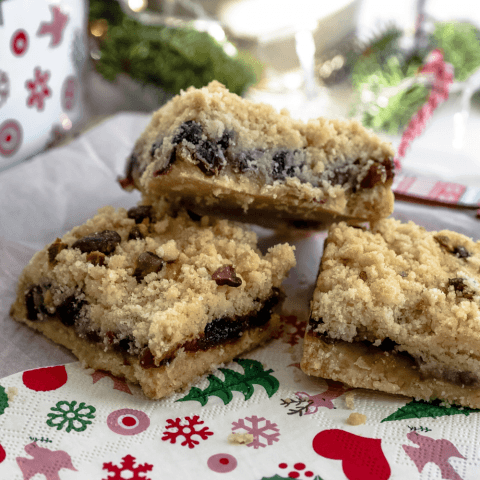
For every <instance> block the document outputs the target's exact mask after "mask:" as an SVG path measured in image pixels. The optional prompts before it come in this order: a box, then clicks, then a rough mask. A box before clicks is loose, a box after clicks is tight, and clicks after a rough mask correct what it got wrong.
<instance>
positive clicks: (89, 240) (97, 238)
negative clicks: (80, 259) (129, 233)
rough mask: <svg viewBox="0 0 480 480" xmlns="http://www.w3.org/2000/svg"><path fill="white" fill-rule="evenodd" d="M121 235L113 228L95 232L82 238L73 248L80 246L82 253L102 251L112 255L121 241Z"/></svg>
mask: <svg viewBox="0 0 480 480" xmlns="http://www.w3.org/2000/svg"><path fill="white" fill-rule="evenodd" d="M121 240H122V239H121V237H120V235H119V234H118V233H117V232H115V231H113V230H104V231H103V232H99V233H93V234H92V235H87V236H86V237H83V238H80V239H79V240H77V241H76V242H75V243H74V244H73V245H72V248H78V249H79V250H80V251H81V252H82V253H90V252H94V251H97V252H101V253H104V254H105V255H110V254H111V253H113V252H114V251H115V248H117V245H118V244H119V243H120V242H121Z"/></svg>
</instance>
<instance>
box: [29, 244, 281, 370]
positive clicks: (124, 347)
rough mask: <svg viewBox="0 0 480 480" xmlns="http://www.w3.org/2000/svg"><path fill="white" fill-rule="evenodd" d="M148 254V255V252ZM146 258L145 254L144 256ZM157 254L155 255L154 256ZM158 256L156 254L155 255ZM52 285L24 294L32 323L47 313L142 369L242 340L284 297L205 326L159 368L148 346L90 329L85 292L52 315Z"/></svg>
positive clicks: (275, 290) (275, 291)
mask: <svg viewBox="0 0 480 480" xmlns="http://www.w3.org/2000/svg"><path fill="white" fill-rule="evenodd" d="M147 253H148V252H147ZM142 255H143V254H142ZM152 255H154V254H152ZM155 256H156V255H155ZM50 288H51V285H50V284H46V285H43V286H41V285H35V286H32V287H31V288H30V289H29V290H28V291H27V292H26V293H25V303H26V307H27V318H28V319H29V320H33V321H34V320H45V319H46V318H44V314H45V315H48V318H51V319H52V318H54V317H55V315H56V317H57V318H58V319H59V320H60V321H61V322H62V324H63V325H65V326H67V327H74V328H75V329H76V330H77V333H78V335H79V336H80V337H81V338H84V339H86V340H88V341H91V342H93V343H101V344H105V342H106V345H108V346H109V348H111V349H112V350H115V351H118V352H120V353H122V354H128V355H134V356H138V357H139V360H140V365H141V366H142V367H143V368H154V367H159V366H163V365H165V364H167V363H168V362H170V361H171V360H173V358H174V357H175V354H176V352H177V350H179V349H180V348H184V349H185V351H188V352H196V351H199V350H202V351H205V350H208V349H210V348H213V347H215V346H217V345H220V344H222V343H226V342H229V341H235V340H237V339H238V338H240V337H241V335H242V333H243V332H245V331H247V330H249V329H253V328H259V327H263V326H264V325H266V324H267V323H268V322H269V320H270V317H271V314H272V309H273V308H274V307H275V306H276V305H277V303H278V302H279V301H280V298H281V294H280V290H279V289H278V288H273V290H272V292H273V293H272V295H271V296H270V298H268V299H267V300H266V302H265V303H264V305H263V306H262V308H260V310H258V311H257V312H254V313H253V314H251V315H244V316H235V317H233V318H231V317H222V318H217V319H214V320H213V321H211V322H210V323H208V324H207V325H206V326H205V330H204V332H203V333H202V334H200V335H199V337H198V338H196V339H194V340H190V341H188V342H185V343H184V344H182V345H179V346H177V347H176V348H175V349H174V350H173V351H172V352H170V353H169V354H168V355H167V356H166V357H165V358H163V359H162V360H161V361H160V364H159V365H156V364H155V357H154V356H153V354H152V352H151V351H150V350H149V348H148V347H143V348H141V347H137V346H136V344H135V339H134V338H133V337H131V336H128V335H127V336H123V335H122V334H116V333H115V332H112V331H108V332H106V333H105V335H103V336H102V335H101V334H100V332H98V331H95V330H92V329H91V327H88V317H87V315H88V311H87V310H86V309H85V308H84V307H88V302H87V301H86V300H85V299H84V298H83V297H84V294H83V292H82V291H78V292H76V293H75V294H72V295H69V296H68V297H66V298H65V299H64V300H63V302H62V303H61V304H60V305H58V306H57V307H56V310H54V313H51V314H49V313H48V311H47V308H46V307H45V297H46V295H50V292H49V289H50Z"/></svg>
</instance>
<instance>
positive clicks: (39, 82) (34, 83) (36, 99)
mask: <svg viewBox="0 0 480 480" xmlns="http://www.w3.org/2000/svg"><path fill="white" fill-rule="evenodd" d="M34 72H35V78H34V79H33V80H27V81H26V82H25V88H26V89H27V90H30V95H29V97H28V98H27V107H33V106H34V105H36V107H37V110H43V107H44V101H45V98H48V97H51V96H52V92H51V90H50V89H49V88H48V85H47V82H48V79H49V78H50V72H49V71H48V70H47V71H46V72H44V73H42V70H41V69H40V67H35V70H34Z"/></svg>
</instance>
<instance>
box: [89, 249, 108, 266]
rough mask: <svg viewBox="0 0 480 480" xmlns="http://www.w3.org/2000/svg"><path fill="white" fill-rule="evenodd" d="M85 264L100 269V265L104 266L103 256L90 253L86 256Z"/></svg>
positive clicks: (97, 253) (99, 253)
mask: <svg viewBox="0 0 480 480" xmlns="http://www.w3.org/2000/svg"><path fill="white" fill-rule="evenodd" d="M87 262H90V263H93V265H98V266H100V267H101V266H102V265H105V255H104V254H103V253H101V252H90V253H89V254H88V255H87Z"/></svg>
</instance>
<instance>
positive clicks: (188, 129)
mask: <svg viewBox="0 0 480 480" xmlns="http://www.w3.org/2000/svg"><path fill="white" fill-rule="evenodd" d="M202 134H203V128H202V126H201V125H200V124H199V123H197V122H195V121H194V120H189V121H188V122H185V123H182V124H181V125H180V127H179V128H178V131H177V133H176V134H175V136H174V137H173V139H172V145H178V144H179V143H181V142H182V141H183V140H186V141H187V142H188V143H193V144H194V145H198V144H199V143H200V142H201V141H202Z"/></svg>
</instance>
